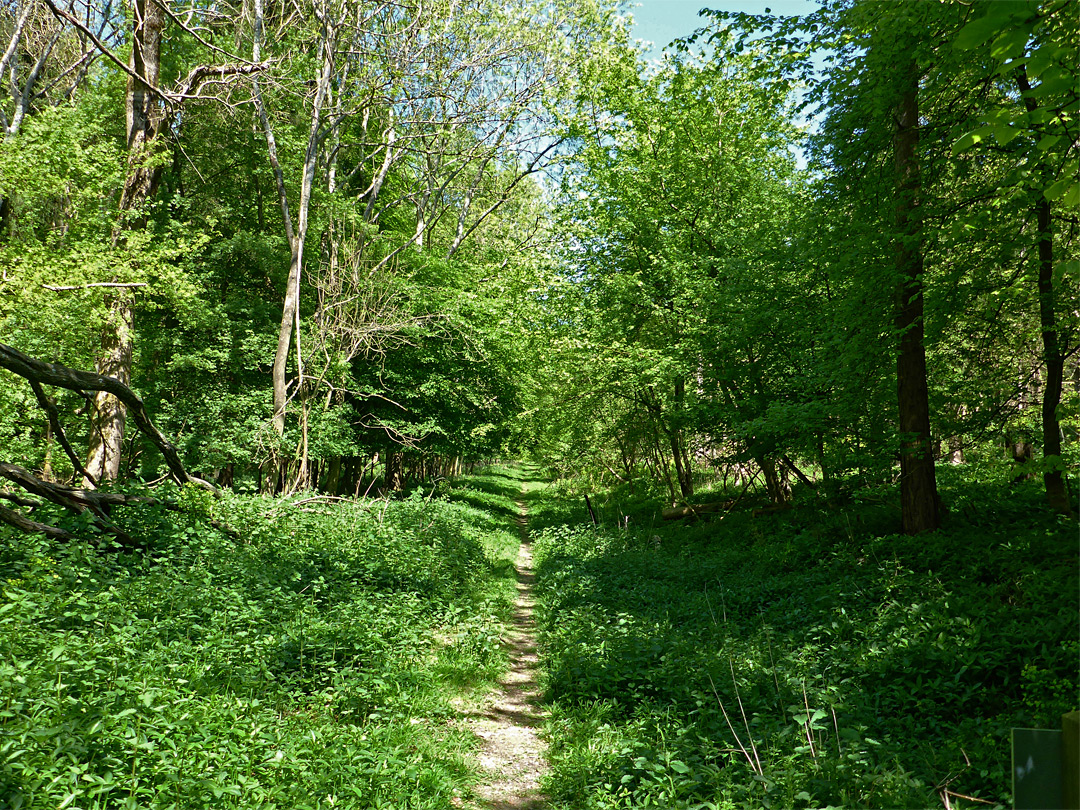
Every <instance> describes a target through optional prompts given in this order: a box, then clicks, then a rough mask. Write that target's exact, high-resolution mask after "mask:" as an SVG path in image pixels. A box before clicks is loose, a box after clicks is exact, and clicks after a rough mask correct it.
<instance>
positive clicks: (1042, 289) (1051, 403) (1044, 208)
mask: <svg viewBox="0 0 1080 810" xmlns="http://www.w3.org/2000/svg"><path fill="white" fill-rule="evenodd" d="M1017 85H1018V86H1019V88H1020V92H1021V94H1022V95H1023V94H1025V93H1027V92H1028V91H1030V90H1031V85H1030V84H1029V83H1028V80H1027V71H1026V70H1025V69H1024V67H1023V66H1021V67H1020V69H1019V73H1018V75H1017ZM1024 105H1025V106H1026V108H1027V110H1028V112H1031V113H1033V112H1035V111H1036V110H1037V109H1038V104H1037V103H1036V101H1035V99H1033V98H1030V97H1029V96H1024ZM1035 217H1036V221H1037V224H1038V228H1039V322H1040V324H1041V326H1042V344H1043V362H1044V363H1046V386H1045V387H1044V388H1043V397H1042V425H1043V458H1044V459H1047V460H1049V459H1051V458H1054V459H1056V460H1057V462H1060V461H1061V423H1060V422H1059V421H1058V415H1057V409H1058V405H1059V404H1060V403H1061V390H1062V385H1063V383H1064V379H1065V357H1064V354H1063V353H1062V351H1061V350H1060V348H1059V347H1058V333H1057V325H1056V316H1055V312H1054V303H1055V302H1054V298H1055V296H1054V234H1053V230H1052V224H1051V221H1050V201H1049V200H1047V199H1046V197H1045V196H1043V195H1041V194H1040V195H1039V199H1038V201H1037V202H1036V203H1035ZM1043 485H1044V486H1045V487H1046V501H1047V503H1048V504H1049V505H1050V508H1051V509H1055V510H1057V511H1058V512H1063V513H1065V514H1069V513H1070V512H1071V511H1072V508H1071V506H1070V504H1069V494H1068V492H1067V491H1066V489H1065V478H1064V476H1063V475H1062V474H1061V469H1060V465H1059V466H1058V467H1057V468H1056V469H1046V470H1044V471H1043Z"/></svg>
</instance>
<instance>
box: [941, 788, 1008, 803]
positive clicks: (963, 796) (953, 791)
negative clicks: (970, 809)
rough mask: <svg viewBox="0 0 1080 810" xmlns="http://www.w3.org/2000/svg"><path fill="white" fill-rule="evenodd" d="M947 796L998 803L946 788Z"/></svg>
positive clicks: (970, 800)
mask: <svg viewBox="0 0 1080 810" xmlns="http://www.w3.org/2000/svg"><path fill="white" fill-rule="evenodd" d="M945 795H946V796H955V797H956V798H958V799H964V800H966V801H969V802H978V803H979V804H996V802H991V801H987V800H986V799H980V798H977V797H975V796H965V795H964V794H963V793H957V792H956V791H955V790H949V789H948V788H946V789H945Z"/></svg>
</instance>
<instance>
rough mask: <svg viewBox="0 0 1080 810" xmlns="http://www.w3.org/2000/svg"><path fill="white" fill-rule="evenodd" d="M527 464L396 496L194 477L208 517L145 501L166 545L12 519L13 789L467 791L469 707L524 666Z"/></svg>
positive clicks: (183, 796) (60, 798) (150, 798)
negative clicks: (257, 490)
mask: <svg viewBox="0 0 1080 810" xmlns="http://www.w3.org/2000/svg"><path fill="white" fill-rule="evenodd" d="M516 475H517V473H516V472H512V471H511V472H506V473H500V472H498V471H491V472H489V473H488V474H487V475H485V476H478V477H477V478H476V479H474V480H472V481H470V480H468V479H464V480H461V481H457V482H453V483H452V485H450V486H449V487H448V488H447V489H448V491H447V492H446V493H445V494H446V497H441V498H440V497H437V496H436V497H434V498H431V499H428V498H427V497H425V493H420V492H417V493H414V494H413V495H411V496H410V497H409V498H408V499H406V500H402V501H399V502H391V503H387V502H384V501H368V502H361V503H358V504H326V503H320V502H308V503H298V501H301V500H303V499H302V498H294V499H292V500H291V501H275V500H272V499H266V498H257V497H248V496H228V497H226V498H225V499H224V500H222V501H216V502H215V501H210V500H205V499H203V498H202V495H201V494H200V493H198V492H195V491H192V492H186V493H183V499H184V500H185V501H186V503H187V506H188V507H189V510H188V512H187V517H182V518H177V517H176V516H175V515H173V514H165V513H160V512H156V511H154V510H152V509H149V508H147V509H143V510H142V511H141V512H134V511H128V512H126V518H124V519H126V520H127V522H128V527H129V528H130V529H132V530H133V531H135V530H137V531H139V533H140V536H143V537H148V538H149V539H151V540H152V544H153V548H152V550H151V551H150V552H149V553H146V554H141V553H140V554H121V553H115V552H103V551H101V550H98V549H95V548H94V547H93V546H90V545H88V544H85V543H75V544H70V545H67V546H63V545H57V544H53V543H49V542H46V541H44V540H42V539H41V538H33V537H27V536H24V535H19V534H14V533H7V532H5V533H4V535H3V541H2V542H3V545H2V546H0V548H2V550H0V591H2V593H3V601H2V603H0V807H3V808H58V807H64V808H86V809H88V810H89V809H90V808H100V809H104V808H123V807H132V808H134V807H140V808H143V807H147V808H203V807H209V806H213V807H215V808H254V807H260V808H272V807H278V808H287V809H288V810H299V808H323V807H351V808H403V807H409V808H432V809H434V808H439V810H442V809H443V808H447V807H449V806H451V803H452V802H453V801H454V800H455V797H465V798H467V797H468V796H469V795H470V791H471V788H472V785H473V784H474V783H475V780H476V778H477V775H476V773H475V763H474V761H473V759H472V754H471V751H472V749H473V747H474V745H475V740H474V738H473V737H472V735H471V734H470V733H468V732H467V730H465V729H464V727H463V726H462V725H460V724H458V723H457V722H456V720H457V719H458V717H459V714H460V705H461V702H462V701H468V700H469V699H471V696H473V695H476V694H482V693H483V692H484V691H485V690H486V689H487V688H489V686H490V685H491V684H492V683H493V681H494V680H495V678H497V676H498V675H499V674H500V673H501V672H502V670H503V669H504V667H505V663H506V662H505V654H504V652H503V650H502V648H501V646H500V644H499V637H500V633H501V629H502V621H503V620H504V619H505V617H506V616H507V614H508V611H509V609H510V605H511V601H512V595H513V591H514V581H513V569H512V560H513V556H514V553H515V552H516V550H517V545H518V535H517V527H516V524H515V523H514V521H513V517H514V515H515V514H516V507H515V506H514V504H513V500H512V496H513V495H514V494H515V492H516V491H515V487H516V488H517V489H520V483H518V482H517V479H516V477H515V476H516ZM499 482H502V485H501V486H495V485H496V484H498V483H499ZM428 491H429V492H430V490H428ZM208 518H213V519H216V520H217V521H219V522H221V523H224V524H227V525H229V526H231V527H232V528H233V529H235V530H236V536H235V537H234V536H230V535H227V534H224V533H222V532H220V531H217V530H215V529H212V528H210V527H209V525H208V523H207V519H208ZM177 520H179V521H180V522H177Z"/></svg>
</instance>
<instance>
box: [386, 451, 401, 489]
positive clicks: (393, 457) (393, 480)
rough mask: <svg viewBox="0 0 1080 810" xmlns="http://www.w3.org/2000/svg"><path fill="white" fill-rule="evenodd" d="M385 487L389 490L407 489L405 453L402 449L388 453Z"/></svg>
mask: <svg viewBox="0 0 1080 810" xmlns="http://www.w3.org/2000/svg"><path fill="white" fill-rule="evenodd" d="M383 487H384V488H385V489H386V491H387V492H401V490H403V489H405V454H404V453H402V452H401V451H400V450H389V451H387V453H386V479H385V480H384V481H383Z"/></svg>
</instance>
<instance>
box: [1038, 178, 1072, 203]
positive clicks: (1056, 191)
mask: <svg viewBox="0 0 1080 810" xmlns="http://www.w3.org/2000/svg"><path fill="white" fill-rule="evenodd" d="M1076 188H1077V180H1076V178H1075V177H1062V178H1061V179H1060V180H1058V181H1057V182H1056V183H1053V184H1051V186H1050V187H1049V188H1048V189H1046V191H1044V192H1043V196H1044V197H1046V199H1047V200H1049V201H1050V202H1054V201H1055V200H1057V199H1059V198H1061V197H1065V202H1066V204H1070V203H1069V200H1072V203H1071V204H1073V205H1075V204H1076Z"/></svg>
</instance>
